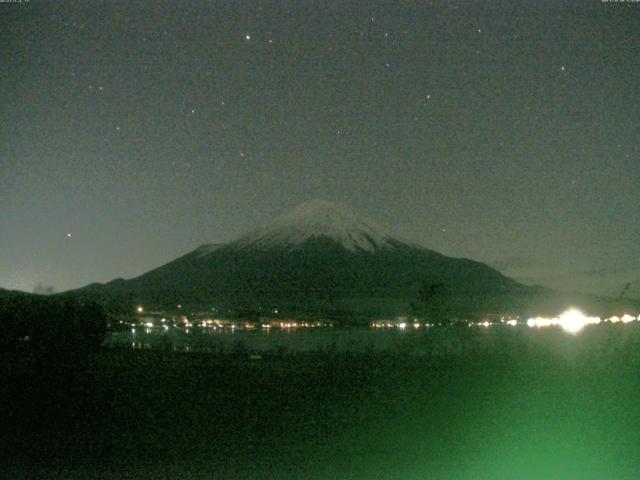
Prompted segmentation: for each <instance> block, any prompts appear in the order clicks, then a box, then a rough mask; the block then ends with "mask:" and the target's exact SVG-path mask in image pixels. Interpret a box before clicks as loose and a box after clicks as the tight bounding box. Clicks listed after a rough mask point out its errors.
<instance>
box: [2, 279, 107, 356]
mask: <svg viewBox="0 0 640 480" xmlns="http://www.w3.org/2000/svg"><path fill="white" fill-rule="evenodd" d="M0 328H1V329H2V336H1V337H0V354H2V355H10V356H19V357H24V358H30V359H32V360H33V361H49V360H52V359H55V360H65V361H66V360H81V359H82V357H84V356H86V355H87V354H89V353H90V352H92V351H95V350H96V349H97V348H98V347H99V346H100V345H101V344H102V341H103V340H104V336H105V334H106V329H107V316H106V314H105V312H104V310H103V309H102V307H100V306H99V305H97V304H95V303H82V302H80V301H77V300H74V299H73V298H69V297H65V298H57V297H51V296H40V295H29V294H23V293H18V292H6V291H4V292H2V294H0Z"/></svg>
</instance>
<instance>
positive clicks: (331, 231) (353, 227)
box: [233, 200, 404, 252]
mask: <svg viewBox="0 0 640 480" xmlns="http://www.w3.org/2000/svg"><path fill="white" fill-rule="evenodd" d="M320 237H325V238H330V239H331V240H334V241H336V242H337V243H339V244H340V245H342V246H343V247H344V248H346V249H347V250H350V251H358V250H362V251H366V252H374V251H375V250H378V249H382V248H388V247H392V246H393V243H394V242H395V243H398V241H397V240H395V241H394V240H393V239H392V237H391V235H390V234H389V233H388V232H387V231H386V229H384V228H383V227H381V226H379V225H377V224H375V223H374V222H371V221H369V220H365V219H362V218H360V217H358V216H357V215H355V214H354V213H353V212H352V211H351V210H349V209H348V208H347V207H346V206H344V205H342V204H339V203H333V202H327V201H324V200H314V201H311V202H308V203H303V204H302V205H299V206H297V207H296V208H294V209H293V210H291V211H289V212H286V213H284V214H283V215H280V216H279V217H277V218H276V219H275V220H273V221H272V222H269V223H267V224H265V225H263V226H261V227H259V228H257V229H256V230H254V231H252V232H250V233H249V234H247V235H245V236H243V237H241V238H240V239H238V240H236V241H235V242H233V245H234V246H236V247H239V248H248V247H251V248H261V249H266V248H274V247H275V248H282V247H285V248H295V247H296V246H299V245H301V244H303V243H304V242H306V241H307V240H310V239H314V238H320ZM400 243H404V242H400Z"/></svg>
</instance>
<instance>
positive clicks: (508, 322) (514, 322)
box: [506, 320, 518, 327]
mask: <svg viewBox="0 0 640 480" xmlns="http://www.w3.org/2000/svg"><path fill="white" fill-rule="evenodd" d="M506 323H507V325H509V326H510V327H515V326H517V325H518V320H507V322H506Z"/></svg>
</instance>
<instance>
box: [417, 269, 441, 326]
mask: <svg viewBox="0 0 640 480" xmlns="http://www.w3.org/2000/svg"><path fill="white" fill-rule="evenodd" d="M411 310H412V312H413V315H414V316H415V317H419V318H423V319H425V320H427V321H429V322H432V323H440V324H445V323H448V322H449V320H450V318H449V317H450V315H449V314H450V311H449V305H448V298H447V286H446V284H445V283H443V282H441V281H439V280H437V279H425V280H423V281H422V282H420V285H419V286H418V293H417V295H416V299H415V300H414V301H413V302H412V303H411Z"/></svg>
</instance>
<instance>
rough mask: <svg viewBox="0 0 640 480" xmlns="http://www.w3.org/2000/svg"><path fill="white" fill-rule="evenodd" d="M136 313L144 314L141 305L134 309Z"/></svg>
mask: <svg viewBox="0 0 640 480" xmlns="http://www.w3.org/2000/svg"><path fill="white" fill-rule="evenodd" d="M136 311H137V312H138V313H142V312H144V308H142V305H140V306H139V307H138V308H136Z"/></svg>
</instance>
